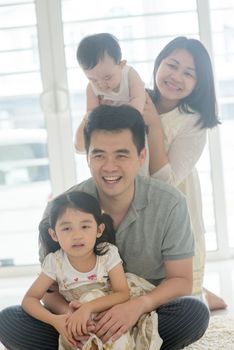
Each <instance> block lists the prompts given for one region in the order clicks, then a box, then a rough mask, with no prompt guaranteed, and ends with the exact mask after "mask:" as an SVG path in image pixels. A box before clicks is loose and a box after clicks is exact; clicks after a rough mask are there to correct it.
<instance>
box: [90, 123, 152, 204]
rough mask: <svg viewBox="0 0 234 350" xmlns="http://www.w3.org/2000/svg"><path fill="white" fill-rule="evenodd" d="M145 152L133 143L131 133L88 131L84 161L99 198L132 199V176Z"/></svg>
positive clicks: (133, 178) (133, 176)
mask: <svg viewBox="0 0 234 350" xmlns="http://www.w3.org/2000/svg"><path fill="white" fill-rule="evenodd" d="M145 156H146V152H145V149H143V150H142V151H141V152H140V154H138V153H137V148H136V146H135V144H134V143H133V139H132V133H131V131H130V130H128V129H125V130H121V131H119V130H118V131H106V130H96V131H94V132H93V133H92V135H91V140H90V147H89V152H88V165H89V167H90V171H91V174H92V176H93V178H94V181H95V183H96V186H97V189H98V192H99V196H100V199H102V196H103V197H111V198H113V199H122V198H125V200H126V201H127V200H129V202H130V201H131V200H132V198H133V195H134V180H135V177H136V175H137V174H138V172H139V169H140V167H141V166H142V165H143V163H144V161H145Z"/></svg>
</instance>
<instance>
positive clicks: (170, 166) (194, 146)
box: [144, 96, 206, 186]
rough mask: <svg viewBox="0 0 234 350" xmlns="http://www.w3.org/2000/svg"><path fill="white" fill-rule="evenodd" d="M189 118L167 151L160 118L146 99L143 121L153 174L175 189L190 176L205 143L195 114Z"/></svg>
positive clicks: (151, 103)
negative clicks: (145, 127)
mask: <svg viewBox="0 0 234 350" xmlns="http://www.w3.org/2000/svg"><path fill="white" fill-rule="evenodd" d="M187 118H188V119H187V122H186V125H185V126H184V127H182V128H181V132H180V134H178V135H177V136H176V138H175V139H174V140H173V142H172V143H171V145H170V148H169V150H168V152H166V149H165V146H164V134H163V126H162V124H161V120H160V116H159V114H158V113H157V110H156V108H155V106H154V104H153V102H152V101H151V99H150V97H149V96H147V102H146V107H145V112H144V119H145V122H146V124H147V125H149V135H148V143H149V158H150V165H149V166H150V175H151V176H153V177H155V178H158V179H159V180H162V181H164V182H167V183H169V184H171V185H174V186H178V185H179V184H180V183H181V182H182V181H183V180H184V179H185V178H186V177H187V176H188V175H189V174H190V172H191V171H192V169H193V168H194V166H195V165H196V163H197V162H198V160H199V158H200V156H201V154H202V151H203V149H204V147H205V143H206V130H205V129H201V128H200V126H199V125H195V124H196V120H195V118H193V116H192V115H191V116H190V115H188V116H187Z"/></svg>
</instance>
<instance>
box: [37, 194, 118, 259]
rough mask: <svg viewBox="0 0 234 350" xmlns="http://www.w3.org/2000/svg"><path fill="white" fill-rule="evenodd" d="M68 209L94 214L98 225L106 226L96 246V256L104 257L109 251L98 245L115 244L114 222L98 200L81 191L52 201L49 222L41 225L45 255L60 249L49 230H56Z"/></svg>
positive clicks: (45, 220)
mask: <svg viewBox="0 0 234 350" xmlns="http://www.w3.org/2000/svg"><path fill="white" fill-rule="evenodd" d="M68 208H72V209H76V210H81V211H84V212H86V213H89V214H92V215H93V216H94V218H95V220H96V222H97V225H100V224H101V223H104V224H105V229H104V232H103V234H102V235H101V237H99V238H97V239H96V243H95V246H94V253H95V254H96V255H104V254H105V253H106V251H107V250H106V247H105V245H101V246H98V245H99V243H101V242H109V243H112V244H115V231H114V227H113V220H112V218H111V217H110V216H109V215H107V214H105V213H102V210H101V207H100V205H99V202H98V200H97V199H96V198H94V197H93V196H91V195H90V194H88V193H85V192H81V191H74V192H66V193H63V194H61V195H60V196H58V197H56V198H55V199H54V200H52V201H51V203H50V213H49V220H48V218H46V219H44V220H42V221H41V222H40V224H39V245H40V247H41V248H42V249H43V252H44V254H45V255H47V254H49V253H53V252H55V251H56V250H58V249H60V245H59V243H58V242H55V241H53V239H52V238H51V236H50V235H49V233H48V229H49V228H51V229H53V230H55V225H56V222H57V220H58V219H59V217H60V216H61V215H62V214H63V213H64V212H65V211H66V209H68Z"/></svg>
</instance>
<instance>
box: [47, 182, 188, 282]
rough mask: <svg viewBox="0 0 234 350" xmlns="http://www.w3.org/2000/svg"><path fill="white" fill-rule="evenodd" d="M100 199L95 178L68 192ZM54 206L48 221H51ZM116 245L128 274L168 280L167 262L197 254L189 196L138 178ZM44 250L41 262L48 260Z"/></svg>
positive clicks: (158, 183) (155, 280)
mask: <svg viewBox="0 0 234 350" xmlns="http://www.w3.org/2000/svg"><path fill="white" fill-rule="evenodd" d="M68 191H69V192H70V191H85V192H87V193H89V194H91V195H93V196H94V197H96V198H98V194H97V189H96V186H95V183H94V181H93V179H89V180H87V181H84V182H82V183H81V184H79V185H75V186H73V187H72V188H70V189H69V190H68ZM49 208H50V203H49V204H48V206H47V208H46V210H45V213H44V220H48V213H49ZM116 245H117V247H118V249H119V253H120V255H121V257H122V259H123V260H124V263H125V265H124V267H125V270H126V271H127V272H132V273H135V274H137V275H139V276H141V277H143V278H145V279H147V280H149V281H151V282H153V283H154V284H157V281H160V280H161V279H163V278H165V272H164V267H163V263H164V261H167V260H179V259H186V258H189V257H192V256H193V255H194V238H193V234H192V230H191V225H190V218H189V214H188V209H187V204H186V200H185V197H184V196H183V195H182V194H181V193H180V192H179V191H178V190H176V189H175V188H174V187H172V186H170V185H167V184H165V183H163V182H161V181H159V180H156V179H153V178H151V177H143V176H137V178H136V180H135V194H134V199H133V202H132V204H131V206H130V208H129V211H128V213H127V215H126V216H125V218H124V220H123V221H122V223H121V224H120V225H119V227H118V229H117V231H116ZM44 257H45V256H44V254H43V249H42V247H40V261H43V259H44Z"/></svg>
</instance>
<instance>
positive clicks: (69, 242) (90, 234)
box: [49, 208, 105, 257]
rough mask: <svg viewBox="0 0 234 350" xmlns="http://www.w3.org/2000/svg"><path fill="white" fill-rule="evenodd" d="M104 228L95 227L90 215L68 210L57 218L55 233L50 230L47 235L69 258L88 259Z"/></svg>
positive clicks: (95, 224) (93, 219)
mask: <svg viewBox="0 0 234 350" xmlns="http://www.w3.org/2000/svg"><path fill="white" fill-rule="evenodd" d="M104 227H105V226H104V224H100V225H99V226H98V225H97V222H96V220H95V218H94V216H93V215H92V214H89V213H86V212H83V211H81V210H77V209H72V208H68V209H66V210H65V212H64V213H63V214H62V215H61V216H60V217H59V218H58V220H57V222H56V225H55V231H54V230H52V229H50V231H49V233H50V235H51V237H52V239H53V240H54V241H56V242H58V243H59V245H60V247H61V248H62V249H63V250H64V251H65V252H66V253H67V255H68V256H69V257H88V256H89V255H92V254H93V248H94V245H95V242H96V239H97V237H100V236H101V235H102V232H103V230H104Z"/></svg>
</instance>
